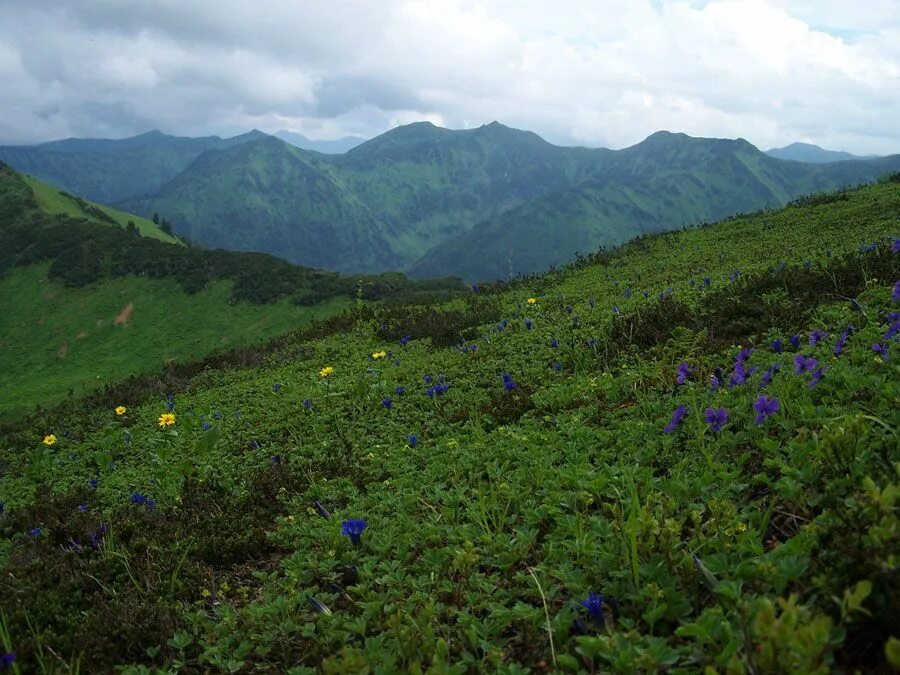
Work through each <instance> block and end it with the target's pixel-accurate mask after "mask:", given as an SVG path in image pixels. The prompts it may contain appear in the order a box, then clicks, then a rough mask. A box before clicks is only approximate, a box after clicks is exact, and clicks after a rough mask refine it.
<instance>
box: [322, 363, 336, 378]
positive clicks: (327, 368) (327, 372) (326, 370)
mask: <svg viewBox="0 0 900 675" xmlns="http://www.w3.org/2000/svg"><path fill="white" fill-rule="evenodd" d="M333 372H334V368H332V367H331V366H325V367H324V368H322V370H320V371H319V377H328V376H329V375H331V374H332V373H333Z"/></svg>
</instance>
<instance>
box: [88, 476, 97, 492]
mask: <svg viewBox="0 0 900 675" xmlns="http://www.w3.org/2000/svg"><path fill="white" fill-rule="evenodd" d="M88 485H90V486H91V490H96V489H97V479H96V478H91V479H90V480H89V481H88Z"/></svg>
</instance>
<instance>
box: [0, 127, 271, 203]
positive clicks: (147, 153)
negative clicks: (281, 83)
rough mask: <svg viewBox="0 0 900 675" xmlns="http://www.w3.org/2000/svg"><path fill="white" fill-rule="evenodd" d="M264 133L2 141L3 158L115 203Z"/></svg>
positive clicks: (68, 188) (91, 196) (26, 170)
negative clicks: (205, 157) (206, 156)
mask: <svg viewBox="0 0 900 675" xmlns="http://www.w3.org/2000/svg"><path fill="white" fill-rule="evenodd" d="M261 136H264V134H262V133H261V132H259V131H251V132H249V133H246V134H242V135H241V136H236V137H234V138H228V139H222V138H219V137H218V136H208V137H204V138H181V137H176V136H167V135H166V134H163V133H160V132H159V131H150V132H147V133H145V134H141V135H140V136H134V137H132V138H125V139H121V140H108V139H87V138H69V139H66V140H62V141H51V142H49V143H41V144H40V145H31V146H0V161H2V162H5V163H6V164H9V165H10V166H11V167H13V168H14V169H16V170H17V171H20V172H22V173H27V174H30V175H32V176H35V177H36V178H38V179H40V180H42V181H45V182H47V183H50V184H51V185H57V186H59V187H60V188H62V189H64V190H66V191H68V192H71V193H73V194H76V195H78V196H80V197H85V198H87V199H92V200H94V201H98V202H102V203H105V204H115V203H116V202H120V201H122V200H124V199H127V198H129V197H135V196H139V195H144V194H148V193H151V192H153V191H154V190H156V189H157V188H158V187H159V186H161V185H162V184H163V183H165V182H166V181H168V180H170V179H172V178H174V177H175V176H177V175H178V174H179V173H181V172H182V171H183V170H184V169H185V168H186V167H187V166H188V165H189V164H190V163H191V162H192V161H193V160H194V159H196V158H197V157H198V156H200V155H201V154H202V153H203V152H205V151H207V150H211V149H213V148H225V147H231V146H233V145H240V144H241V143H244V142H246V141H249V140H255V139H258V138H260V137H261Z"/></svg>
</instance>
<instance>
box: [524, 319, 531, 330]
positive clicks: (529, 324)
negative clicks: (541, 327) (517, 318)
mask: <svg viewBox="0 0 900 675" xmlns="http://www.w3.org/2000/svg"><path fill="white" fill-rule="evenodd" d="M525 329H526V330H531V319H525Z"/></svg>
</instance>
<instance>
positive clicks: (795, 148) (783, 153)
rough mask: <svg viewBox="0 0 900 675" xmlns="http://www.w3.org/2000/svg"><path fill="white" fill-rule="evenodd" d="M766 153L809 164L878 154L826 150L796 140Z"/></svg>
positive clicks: (841, 160)
mask: <svg viewBox="0 0 900 675" xmlns="http://www.w3.org/2000/svg"><path fill="white" fill-rule="evenodd" d="M766 154H767V155H769V156H771V157H775V158H776V159H789V160H792V161H795V162H806V163H808V164H828V163H830V162H845V161H849V160H858V159H873V158H874V157H875V156H876V155H866V156H860V155H853V154H851V153H849V152H843V151H842V150H826V149H825V148H822V147H820V146H818V145H814V144H813V143H805V142H803V141H795V142H793V143H791V144H790V145H786V146H784V147H783V148H772V149H771V150H766Z"/></svg>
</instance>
